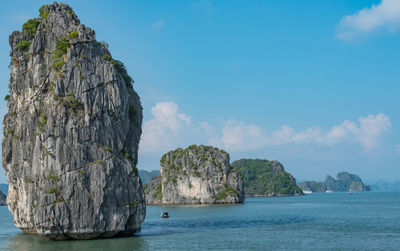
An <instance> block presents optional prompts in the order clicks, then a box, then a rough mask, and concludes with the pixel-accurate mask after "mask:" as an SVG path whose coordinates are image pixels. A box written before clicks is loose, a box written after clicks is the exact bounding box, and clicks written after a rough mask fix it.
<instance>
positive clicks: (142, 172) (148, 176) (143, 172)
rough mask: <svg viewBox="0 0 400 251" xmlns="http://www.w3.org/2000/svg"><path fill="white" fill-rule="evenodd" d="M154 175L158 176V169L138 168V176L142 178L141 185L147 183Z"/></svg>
mask: <svg viewBox="0 0 400 251" xmlns="http://www.w3.org/2000/svg"><path fill="white" fill-rule="evenodd" d="M154 176H160V171H159V170H153V171H146V170H139V177H140V179H141V180H142V184H143V185H144V184H147V183H149V181H150V179H151V178H152V177H154Z"/></svg>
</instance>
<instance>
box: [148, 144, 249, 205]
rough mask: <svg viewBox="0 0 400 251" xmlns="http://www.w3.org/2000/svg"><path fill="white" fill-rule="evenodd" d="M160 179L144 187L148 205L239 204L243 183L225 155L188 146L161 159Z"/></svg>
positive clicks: (208, 148) (242, 196) (203, 148)
mask: <svg viewBox="0 0 400 251" xmlns="http://www.w3.org/2000/svg"><path fill="white" fill-rule="evenodd" d="M160 166H161V176H157V177H153V178H152V179H151V180H150V182H149V183H148V184H146V186H145V192H146V202H147V203H148V204H222V203H242V202H243V200H244V192H243V191H244V190H243V182H242V179H241V178H240V176H239V173H238V172H237V171H236V170H234V169H232V168H231V166H230V163H229V154H228V153H226V152H225V151H223V150H219V149H218V148H215V147H211V146H203V145H200V146H196V145H192V146H189V147H188V148H186V149H181V148H178V149H176V150H174V151H170V152H168V153H166V154H165V155H164V156H162V158H161V161H160Z"/></svg>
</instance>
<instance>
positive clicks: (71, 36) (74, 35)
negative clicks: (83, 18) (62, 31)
mask: <svg viewBox="0 0 400 251" xmlns="http://www.w3.org/2000/svg"><path fill="white" fill-rule="evenodd" d="M78 36H79V34H78V32H76V31H73V32H71V33H69V35H68V38H69V39H74V38H77V37H78Z"/></svg>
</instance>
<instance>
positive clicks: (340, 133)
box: [140, 102, 392, 153]
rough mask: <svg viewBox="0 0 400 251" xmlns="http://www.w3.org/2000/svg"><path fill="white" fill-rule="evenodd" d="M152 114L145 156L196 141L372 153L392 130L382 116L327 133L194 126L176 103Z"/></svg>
mask: <svg viewBox="0 0 400 251" xmlns="http://www.w3.org/2000/svg"><path fill="white" fill-rule="evenodd" d="M151 113H152V115H153V118H151V119H150V120H148V121H145V122H144V124H143V135H142V139H141V142H140V151H141V152H142V153H144V152H160V151H165V150H171V147H177V146H181V147H185V146H186V145H190V144H193V143H194V141H196V142H202V143H203V144H211V145H214V146H218V147H221V148H224V149H226V150H229V151H253V150H258V149H262V148H265V147H271V146H285V145H289V144H297V145H306V144H308V145H316V146H318V145H319V146H328V147H334V146H335V145H338V144H341V143H347V144H350V143H351V144H357V145H359V146H360V147H361V148H362V149H364V150H372V149H376V148H377V147H379V146H380V145H381V141H382V137H383V135H384V134H385V133H386V132H387V131H388V130H389V129H390V128H391V126H392V125H391V122H390V118H389V117H388V116H387V115H385V114H383V113H380V114H377V115H373V114H370V115H368V116H366V117H360V118H359V119H358V122H354V121H349V120H345V121H343V122H342V123H340V124H338V125H333V126H332V127H330V128H328V129H322V128H320V127H318V126H311V127H309V128H306V129H305V130H295V129H294V128H292V127H291V126H289V125H282V126H281V127H280V128H278V129H275V130H272V131H268V130H266V129H265V128H262V127H261V126H259V125H256V124H251V123H245V122H243V121H238V120H236V119H228V120H226V121H223V122H222V126H218V125H216V126H215V125H211V124H210V123H208V122H204V121H203V122H198V123H195V122H194V121H193V119H192V118H191V116H189V115H187V114H185V113H183V112H181V111H180V109H179V107H178V105H177V104H176V103H174V102H160V103H157V104H156V105H155V106H154V107H153V108H152V110H151Z"/></svg>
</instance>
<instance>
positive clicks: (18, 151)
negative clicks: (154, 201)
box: [2, 3, 145, 239]
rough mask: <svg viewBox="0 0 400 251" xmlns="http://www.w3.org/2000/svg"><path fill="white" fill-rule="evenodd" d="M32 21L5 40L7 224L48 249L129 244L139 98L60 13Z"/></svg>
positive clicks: (135, 203)
mask: <svg viewBox="0 0 400 251" xmlns="http://www.w3.org/2000/svg"><path fill="white" fill-rule="evenodd" d="M40 15H41V18H38V19H36V20H33V21H32V20H31V21H28V22H27V23H26V24H24V29H23V32H19V31H14V32H13V33H12V34H11V36H10V39H9V41H10V45H11V53H10V55H11V58H12V59H11V64H12V66H11V74H10V96H9V97H8V109H9V110H8V113H7V114H6V115H5V117H4V122H3V123H4V127H3V130H4V141H3V143H2V146H3V148H2V164H3V168H4V169H5V171H6V175H7V178H8V182H9V185H10V187H9V193H8V199H7V202H8V207H9V209H10V211H11V212H12V214H13V217H14V224H15V226H17V227H18V228H20V229H22V230H23V231H24V232H26V233H35V234H39V235H44V236H47V237H50V238H52V239H69V238H73V239H90V238H102V237H112V236H114V235H117V234H121V235H127V234H132V233H134V232H135V231H136V230H137V229H139V228H140V226H141V223H142V222H143V220H144V217H145V196H144V191H143V188H142V184H141V181H140V179H139V176H138V171H137V169H136V163H137V154H138V143H139V139H140V135H141V124H142V107H141V104H140V99H139V96H138V95H137V94H136V92H135V91H134V90H133V88H132V81H131V79H130V77H129V75H128V74H127V71H126V69H125V67H124V66H123V64H122V63H121V62H119V61H116V60H114V59H112V57H111V55H110V52H109V51H108V49H107V45H106V44H105V43H99V42H97V41H96V39H95V32H94V31H93V30H91V29H90V28H87V27H85V26H84V25H83V24H80V21H79V19H78V17H77V16H76V15H75V13H74V12H73V11H72V9H71V8H70V7H69V6H68V5H65V4H61V3H53V4H51V5H45V6H44V7H42V8H41V9H40Z"/></svg>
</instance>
